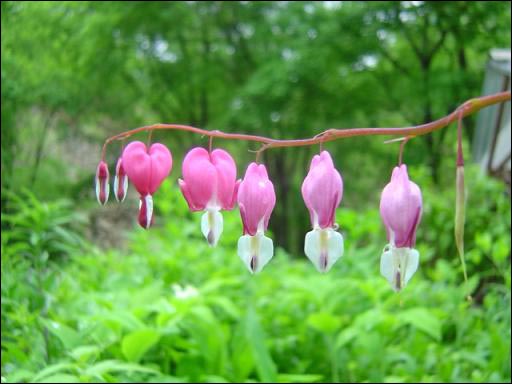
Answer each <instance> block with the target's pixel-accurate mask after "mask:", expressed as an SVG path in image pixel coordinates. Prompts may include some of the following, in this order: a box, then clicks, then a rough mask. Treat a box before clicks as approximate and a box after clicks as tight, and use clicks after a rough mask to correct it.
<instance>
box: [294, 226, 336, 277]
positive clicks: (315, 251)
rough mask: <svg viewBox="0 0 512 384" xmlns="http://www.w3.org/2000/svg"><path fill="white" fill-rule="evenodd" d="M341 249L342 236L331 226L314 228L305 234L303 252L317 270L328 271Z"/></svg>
mask: <svg viewBox="0 0 512 384" xmlns="http://www.w3.org/2000/svg"><path fill="white" fill-rule="evenodd" d="M343 251H344V247H343V236H342V235H341V234H340V233H339V232H336V231H335V230H333V229H332V228H325V229H314V230H312V231H310V232H308V233H307V234H306V240H305V243H304V253H305V254H306V256H307V257H308V259H309V260H311V262H312V263H313V264H314V265H315V267H316V269H317V270H318V271H319V272H328V271H329V270H330V269H331V267H332V266H333V265H334V263H335V262H336V261H337V260H338V259H339V258H340V257H341V256H343Z"/></svg>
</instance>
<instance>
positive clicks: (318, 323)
mask: <svg viewBox="0 0 512 384" xmlns="http://www.w3.org/2000/svg"><path fill="white" fill-rule="evenodd" d="M306 322H307V324H308V325H309V326H310V327H312V328H314V329H316V330H317V331H320V332H324V333H332V332H334V331H336V330H337V329H338V327H339V326H340V323H341V321H340V319H339V318H338V317H336V316H333V315H331V314H330V313H327V312H318V313H313V314H311V315H309V316H308V319H307V320H306Z"/></svg>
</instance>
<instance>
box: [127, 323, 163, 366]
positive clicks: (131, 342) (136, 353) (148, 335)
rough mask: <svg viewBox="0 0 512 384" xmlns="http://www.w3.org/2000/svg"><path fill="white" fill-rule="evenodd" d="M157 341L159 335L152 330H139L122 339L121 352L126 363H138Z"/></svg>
mask: <svg viewBox="0 0 512 384" xmlns="http://www.w3.org/2000/svg"><path fill="white" fill-rule="evenodd" d="M159 339H160V334H159V333H158V332H157V331H155V330H154V329H141V330H138V331H135V332H132V333H130V334H128V335H126V336H125V337H124V338H123V340H122V342H121V350H122V351H123V355H124V357H125V358H126V359H127V360H128V361H131V362H138V361H139V360H140V359H141V358H142V357H143V356H144V355H145V354H146V352H147V351H148V350H149V349H150V348H151V347H152V346H153V345H155V344H156V343H157V342H158V340H159Z"/></svg>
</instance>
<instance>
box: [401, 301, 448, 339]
mask: <svg viewBox="0 0 512 384" xmlns="http://www.w3.org/2000/svg"><path fill="white" fill-rule="evenodd" d="M399 318H400V321H401V322H402V323H403V324H408V325H411V326H413V327H414V328H416V329H418V330H420V331H423V332H425V333H426V334H427V335H429V336H430V337H432V338H433V339H435V340H437V341H440V340H441V322H440V321H439V319H438V318H437V317H436V316H434V315H433V314H432V313H431V312H429V311H428V310H426V309H425V308H413V309H409V310H407V311H404V312H402V313H401V314H400V316H399Z"/></svg>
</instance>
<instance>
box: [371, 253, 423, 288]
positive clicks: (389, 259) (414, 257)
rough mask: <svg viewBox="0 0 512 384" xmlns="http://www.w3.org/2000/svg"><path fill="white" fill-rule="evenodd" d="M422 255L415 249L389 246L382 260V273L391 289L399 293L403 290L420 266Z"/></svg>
mask: <svg viewBox="0 0 512 384" xmlns="http://www.w3.org/2000/svg"><path fill="white" fill-rule="evenodd" d="M419 259H420V254H419V252H418V251H417V250H416V249H413V248H405V247H404V248H395V247H393V246H390V247H389V246H387V247H386V248H384V252H383V253H382V256H381V258H380V273H381V275H382V276H384V277H385V278H386V280H387V281H388V282H389V284H390V285H391V288H392V289H393V290H394V291H396V292H398V291H400V290H401V289H403V288H404V287H405V286H406V285H407V283H408V282H409V280H410V279H411V277H412V276H413V275H414V273H415V272H416V270H417V269H418V266H419Z"/></svg>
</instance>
